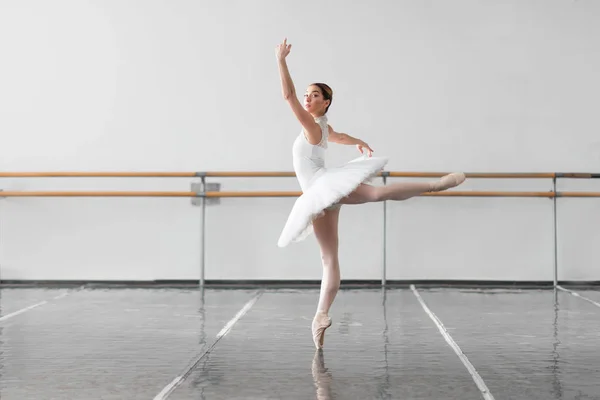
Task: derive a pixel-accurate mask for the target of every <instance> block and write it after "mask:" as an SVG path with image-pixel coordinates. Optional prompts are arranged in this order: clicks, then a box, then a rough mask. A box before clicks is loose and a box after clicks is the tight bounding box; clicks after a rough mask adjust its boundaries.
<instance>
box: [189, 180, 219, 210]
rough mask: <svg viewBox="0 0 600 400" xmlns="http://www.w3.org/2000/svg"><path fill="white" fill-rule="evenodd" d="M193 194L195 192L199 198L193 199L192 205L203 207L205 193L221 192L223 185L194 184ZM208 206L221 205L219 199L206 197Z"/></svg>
mask: <svg viewBox="0 0 600 400" xmlns="http://www.w3.org/2000/svg"><path fill="white" fill-rule="evenodd" d="M191 189H192V192H195V193H196V194H197V195H198V197H192V205H194V206H200V205H202V198H203V197H204V193H205V192H218V191H220V190H221V184H220V183H218V182H192V186H191ZM204 200H205V201H206V205H215V204H220V203H221V198H219V197H206V198H204Z"/></svg>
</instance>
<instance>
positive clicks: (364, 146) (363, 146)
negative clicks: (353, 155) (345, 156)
mask: <svg viewBox="0 0 600 400" xmlns="http://www.w3.org/2000/svg"><path fill="white" fill-rule="evenodd" d="M356 148H357V149H358V151H360V152H361V154H365V153H364V152H365V151H366V152H367V153H368V155H369V157H371V154H372V153H373V149H372V148H370V147H369V145H368V144H366V143H365V142H363V141H362V140H361V141H360V143H359V144H357V145H356Z"/></svg>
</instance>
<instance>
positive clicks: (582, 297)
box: [556, 285, 600, 307]
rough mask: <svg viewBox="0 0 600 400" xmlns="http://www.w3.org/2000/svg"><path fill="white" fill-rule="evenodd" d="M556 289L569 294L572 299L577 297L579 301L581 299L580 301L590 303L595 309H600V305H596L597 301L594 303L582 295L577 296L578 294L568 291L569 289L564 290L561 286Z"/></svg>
mask: <svg viewBox="0 0 600 400" xmlns="http://www.w3.org/2000/svg"><path fill="white" fill-rule="evenodd" d="M556 288H557V289H558V290H562V291H563V292H567V293H570V294H571V295H572V296H573V297H579V298H580V299H582V300H585V301H587V302H588V303H592V304H593V305H595V306H596V307H600V303H598V302H597V301H594V300H592V299H588V298H587V297H585V296H582V295H580V294H579V293H577V292H574V291H572V290H569V289H565V288H564V287H562V286H560V285H556Z"/></svg>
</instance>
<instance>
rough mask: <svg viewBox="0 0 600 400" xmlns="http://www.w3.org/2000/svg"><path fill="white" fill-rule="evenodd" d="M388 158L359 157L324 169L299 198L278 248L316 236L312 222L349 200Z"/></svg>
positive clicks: (318, 172)
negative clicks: (326, 210)
mask: <svg viewBox="0 0 600 400" xmlns="http://www.w3.org/2000/svg"><path fill="white" fill-rule="evenodd" d="M387 162H388V159H387V158H386V157H366V156H363V157H359V158H356V159H354V160H352V161H350V162H348V163H347V164H344V165H342V166H338V167H332V168H321V169H320V170H319V171H317V172H316V174H315V176H314V177H313V178H312V179H311V181H310V183H309V184H308V187H307V188H306V189H305V190H304V192H303V194H302V195H301V196H300V197H298V199H297V200H296V202H295V203H294V206H293V208H292V210H291V212H290V214H289V216H288V219H287V222H286V224H285V226H284V228H283V231H282V232H281V236H280V237H279V241H278V243H277V245H278V246H279V247H285V246H287V245H288V244H289V243H290V242H299V241H301V240H303V239H305V238H306V237H307V236H308V235H310V234H311V233H312V232H313V229H312V221H313V220H314V219H315V218H316V217H318V216H319V215H321V214H322V213H323V212H324V210H325V209H327V208H329V207H331V206H333V205H335V204H336V203H338V202H339V201H340V200H341V199H342V198H344V197H346V196H348V195H349V194H350V193H352V192H353V191H354V189H356V188H357V187H358V186H359V185H360V184H361V183H368V182H370V180H371V179H372V178H373V177H374V176H375V175H376V174H377V173H379V172H380V171H381V170H382V169H383V167H384V166H385V165H386V164H387Z"/></svg>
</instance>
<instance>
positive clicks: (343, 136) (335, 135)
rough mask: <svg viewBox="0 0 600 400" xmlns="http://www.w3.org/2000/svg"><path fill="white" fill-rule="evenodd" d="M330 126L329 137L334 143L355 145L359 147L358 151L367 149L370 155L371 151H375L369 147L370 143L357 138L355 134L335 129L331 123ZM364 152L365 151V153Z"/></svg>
mask: <svg viewBox="0 0 600 400" xmlns="http://www.w3.org/2000/svg"><path fill="white" fill-rule="evenodd" d="M328 126H329V139H328V141H330V142H332V143H338V144H345V145H355V146H356V147H357V148H358V151H360V152H361V153H363V150H367V152H368V154H369V157H370V156H371V153H373V149H372V148H370V147H369V145H368V144H366V143H365V142H363V141H362V140H360V139H357V138H355V137H353V136H350V135H348V134H347V133H341V132H336V131H334V130H333V128H332V127H331V125H328ZM363 154H364V153H363Z"/></svg>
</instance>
